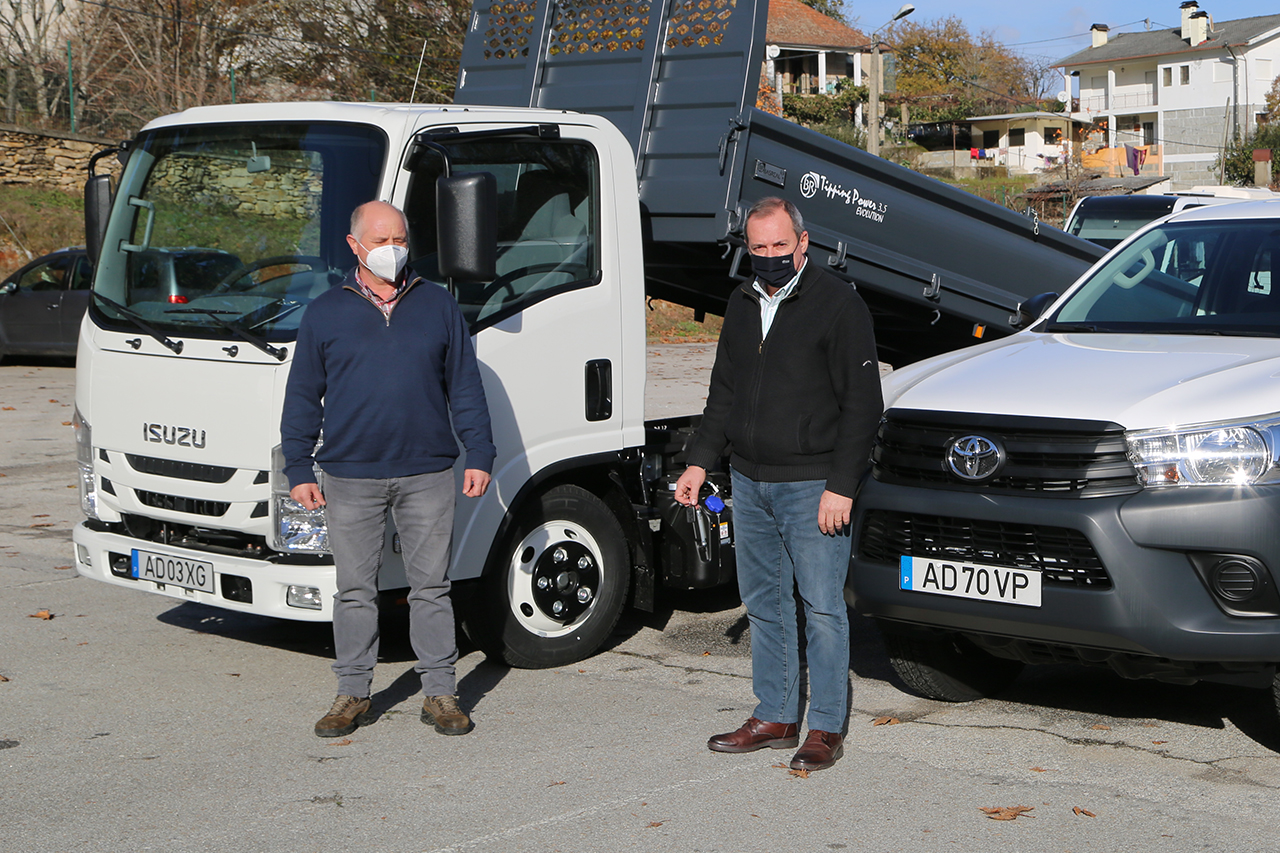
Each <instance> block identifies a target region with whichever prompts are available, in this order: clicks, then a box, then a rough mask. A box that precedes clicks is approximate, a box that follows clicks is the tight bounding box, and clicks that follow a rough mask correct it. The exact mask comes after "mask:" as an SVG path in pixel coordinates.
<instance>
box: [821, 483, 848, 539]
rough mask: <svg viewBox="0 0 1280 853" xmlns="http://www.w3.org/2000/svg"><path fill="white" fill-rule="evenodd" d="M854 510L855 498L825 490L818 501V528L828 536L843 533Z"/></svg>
mask: <svg viewBox="0 0 1280 853" xmlns="http://www.w3.org/2000/svg"><path fill="white" fill-rule="evenodd" d="M852 512H853V498H846V497H845V496H844V495H837V494H836V493H835V492H823V493H822V499H821V500H819V501H818V529H819V530H821V531H822V532H823V533H825V534H826V535H828V536H836V535H838V534H841V533H843V532H844V529H845V528H846V527H848V526H849V517H850V515H851V514H852Z"/></svg>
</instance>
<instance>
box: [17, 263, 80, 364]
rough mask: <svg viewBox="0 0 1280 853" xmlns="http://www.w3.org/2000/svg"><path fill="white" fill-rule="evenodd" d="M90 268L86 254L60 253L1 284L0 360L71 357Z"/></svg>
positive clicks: (22, 270) (29, 266) (31, 264)
mask: <svg viewBox="0 0 1280 853" xmlns="http://www.w3.org/2000/svg"><path fill="white" fill-rule="evenodd" d="M92 281H93V264H92V263H91V262H90V260H89V258H88V256H87V255H86V254H85V250H84V249H82V248H76V249H59V250H58V251H56V252H52V253H50V254H48V255H45V256H43V257H40V258H36V259H35V260H34V261H32V262H31V263H29V264H27V265H26V266H25V267H23V268H22V269H20V270H18V271H17V272H15V273H14V274H13V275H11V276H9V277H8V278H6V279H5V280H4V281H3V283H0V357H3V356H6V355H75V354H76V338H77V336H78V335H79V333H80V320H81V318H83V317H84V312H85V309H86V308H87V307H88V306H89V285H90V284H91V283H92Z"/></svg>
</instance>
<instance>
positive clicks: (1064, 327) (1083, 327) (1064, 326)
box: [1044, 323, 1098, 332]
mask: <svg viewBox="0 0 1280 853" xmlns="http://www.w3.org/2000/svg"><path fill="white" fill-rule="evenodd" d="M1044 330H1045V331H1046V332H1096V331H1098V327H1097V326H1095V325H1093V324H1092V323H1050V324H1049V325H1047V326H1045V328H1044Z"/></svg>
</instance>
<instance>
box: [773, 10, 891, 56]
mask: <svg viewBox="0 0 1280 853" xmlns="http://www.w3.org/2000/svg"><path fill="white" fill-rule="evenodd" d="M765 40H766V41H767V42H768V43H769V44H784V45H796V46H800V47H829V48H845V49H848V48H854V47H860V46H862V45H866V44H869V43H870V41H871V40H870V39H869V38H867V37H866V36H864V35H863V34H862V33H860V32H858V31H857V30H855V29H852V28H851V27H846V26H845V25H844V24H842V23H840V22H839V21H837V20H835V19H834V18H828V17H827V16H826V15H824V14H822V13H821V12H818V11H817V10H815V9H813V8H811V7H809V6H806V5H805V4H803V3H801V2H800V0H769V26H768V29H767V30H766V34H765Z"/></svg>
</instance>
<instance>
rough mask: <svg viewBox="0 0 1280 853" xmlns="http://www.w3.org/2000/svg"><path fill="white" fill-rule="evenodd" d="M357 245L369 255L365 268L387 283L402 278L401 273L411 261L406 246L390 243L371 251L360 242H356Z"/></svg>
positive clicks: (366, 258)
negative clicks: (407, 262) (406, 263)
mask: <svg viewBox="0 0 1280 853" xmlns="http://www.w3.org/2000/svg"><path fill="white" fill-rule="evenodd" d="M356 244H357V245H359V246H360V248H361V249H364V250H365V251H366V252H368V253H369V254H368V255H367V256H366V257H365V262H364V265H365V267H366V268H367V269H368V270H369V272H371V273H373V274H374V275H376V276H377V277H378V278H380V279H383V280H385V281H395V280H396V279H397V278H398V277H399V276H400V271H401V270H402V269H404V265H405V262H406V261H408V260H409V250H408V249H406V248H405V247H404V246H397V245H396V244H394V243H388V244H387V245H385V246H379V247H378V248H376V249H372V250H370V249H369V247H368V246H366V245H365V244H364V243H361V242H360V241H359V240H356Z"/></svg>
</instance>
